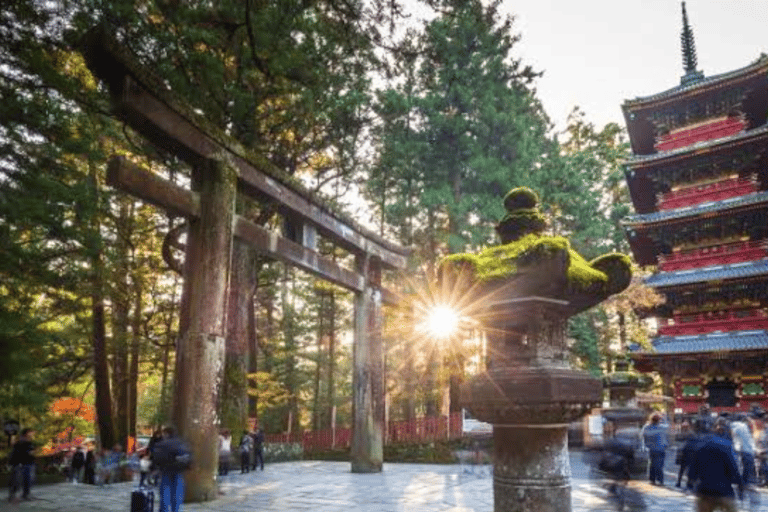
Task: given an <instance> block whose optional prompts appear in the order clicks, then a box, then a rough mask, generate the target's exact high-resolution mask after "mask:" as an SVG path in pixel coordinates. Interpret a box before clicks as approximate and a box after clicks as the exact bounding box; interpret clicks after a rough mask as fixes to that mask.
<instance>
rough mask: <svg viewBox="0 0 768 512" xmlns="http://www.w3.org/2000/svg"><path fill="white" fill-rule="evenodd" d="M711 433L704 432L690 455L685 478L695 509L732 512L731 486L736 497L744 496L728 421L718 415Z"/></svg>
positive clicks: (709, 511)
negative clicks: (703, 435) (694, 496)
mask: <svg viewBox="0 0 768 512" xmlns="http://www.w3.org/2000/svg"><path fill="white" fill-rule="evenodd" d="M713 428H714V434H708V435H707V436H706V437H705V438H704V439H703V441H702V442H701V444H700V445H699V447H698V449H697V450H696V451H695V453H694V455H693V461H692V463H691V467H690V469H689V470H688V478H689V479H690V480H691V481H692V482H693V489H694V492H695V493H696V511H697V512H713V511H715V510H724V511H726V512H736V511H737V509H736V502H735V499H734V498H735V494H734V492H733V485H734V484H736V485H737V486H738V491H739V499H743V497H744V481H743V480H742V478H741V473H739V467H738V465H737V464H736V457H735V456H734V451H733V443H732V442H731V440H730V439H729V438H728V420H726V419H725V418H718V419H717V420H716V421H715V423H714V427H713Z"/></svg>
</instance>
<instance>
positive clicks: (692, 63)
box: [680, 2, 704, 85]
mask: <svg viewBox="0 0 768 512" xmlns="http://www.w3.org/2000/svg"><path fill="white" fill-rule="evenodd" d="M682 4H683V30H682V31H681V32H680V46H681V48H682V50H683V69H684V70H685V75H683V77H682V78H681V79H680V83H681V84H683V85H686V84H689V83H691V82H695V81H697V80H701V79H702V78H704V73H702V72H701V71H698V70H697V69H696V64H697V62H696V43H695V42H694V41H693V30H692V29H691V26H690V25H689V24H688V13H687V12H686V11H685V2H682Z"/></svg>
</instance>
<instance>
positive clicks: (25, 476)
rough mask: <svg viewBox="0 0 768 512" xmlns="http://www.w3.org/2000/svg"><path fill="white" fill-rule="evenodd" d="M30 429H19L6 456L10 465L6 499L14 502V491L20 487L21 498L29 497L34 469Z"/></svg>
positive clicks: (33, 446) (33, 449) (33, 447)
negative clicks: (17, 438)
mask: <svg viewBox="0 0 768 512" xmlns="http://www.w3.org/2000/svg"><path fill="white" fill-rule="evenodd" d="M32 434H33V432H32V429H31V428H25V429H24V430H22V431H21V436H20V437H19V440H18V441H16V443H14V445H13V449H12V450H11V455H10V457H8V464H9V465H10V466H11V478H10V484H11V485H10V489H9V493H8V501H9V502H11V503H16V501H17V500H16V492H18V490H19V487H21V499H23V500H28V499H29V491H30V488H31V487H32V477H33V475H34V471H35V456H34V454H33V452H34V451H35V444H34V443H33V442H32Z"/></svg>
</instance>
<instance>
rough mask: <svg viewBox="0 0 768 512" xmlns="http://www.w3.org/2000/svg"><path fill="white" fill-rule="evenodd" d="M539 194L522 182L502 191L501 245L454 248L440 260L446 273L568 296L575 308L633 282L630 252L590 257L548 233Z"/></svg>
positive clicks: (521, 293) (525, 292)
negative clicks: (476, 250) (474, 250)
mask: <svg viewBox="0 0 768 512" xmlns="http://www.w3.org/2000/svg"><path fill="white" fill-rule="evenodd" d="M538 202H539V198H538V195H537V194H536V193H535V192H534V191H533V190H531V189H529V188H525V187H521V188H515V189H513V190H511V191H510V192H509V193H507V195H506V196H505V197H504V207H505V208H506V210H507V213H506V215H504V217H503V218H502V219H501V221H500V222H499V224H498V225H497V226H496V232H497V233H498V235H499V238H500V239H501V245H497V246H493V247H488V248H486V249H483V250H482V251H480V252H479V253H477V254H474V253H462V254H452V255H450V256H447V257H445V258H443V260H442V261H441V264H440V269H441V275H442V276H443V277H442V278H443V279H445V278H447V277H448V276H454V278H458V276H462V278H463V279H469V280H470V281H471V282H472V283H473V284H475V285H479V286H480V287H482V288H483V289H486V290H487V289H492V290H496V291H500V292H501V293H503V295H504V296H505V298H507V299H514V298H516V297H530V296H537V297H546V298H551V299H558V300H563V301H567V302H568V303H569V307H568V310H569V313H570V314H575V313H578V312H580V311H583V310H585V309H588V308H589V307H591V306H593V305H595V304H598V303H599V302H602V301H603V300H605V299H606V298H608V296H610V295H612V294H615V293H618V292H620V291H622V290H624V289H625V288H626V287H627V286H629V282H630V279H631V277H632V272H631V266H630V260H629V257H627V256H626V255H624V254H619V253H610V254H604V255H602V256H599V257H597V258H595V259H593V260H592V261H587V260H586V259H584V258H583V257H582V256H581V255H579V254H578V253H577V252H576V251H575V250H574V249H573V248H572V247H571V244H570V242H569V241H568V240H567V239H566V238H563V237H559V236H548V235H545V234H544V230H545V228H546V220H545V219H544V216H543V215H542V214H541V212H540V211H539V209H538Z"/></svg>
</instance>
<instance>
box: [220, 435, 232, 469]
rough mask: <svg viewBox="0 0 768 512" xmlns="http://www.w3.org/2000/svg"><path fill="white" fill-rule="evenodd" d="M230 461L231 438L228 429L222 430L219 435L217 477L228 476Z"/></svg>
mask: <svg viewBox="0 0 768 512" xmlns="http://www.w3.org/2000/svg"><path fill="white" fill-rule="evenodd" d="M231 459H232V436H231V435H230V433H229V429H226V428H225V429H224V430H222V431H221V434H219V475H221V476H227V475H228V474H229V462H230V460H231Z"/></svg>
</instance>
